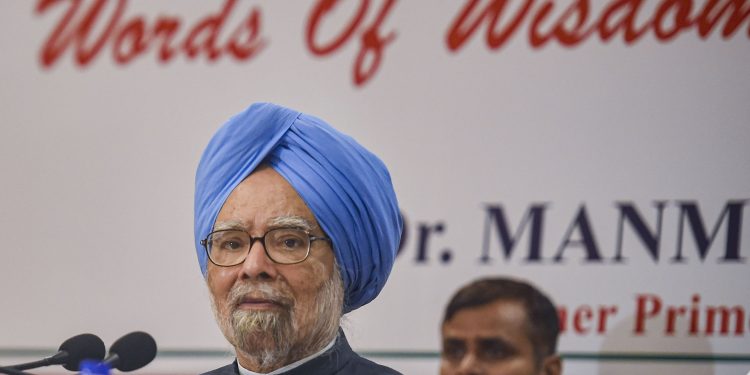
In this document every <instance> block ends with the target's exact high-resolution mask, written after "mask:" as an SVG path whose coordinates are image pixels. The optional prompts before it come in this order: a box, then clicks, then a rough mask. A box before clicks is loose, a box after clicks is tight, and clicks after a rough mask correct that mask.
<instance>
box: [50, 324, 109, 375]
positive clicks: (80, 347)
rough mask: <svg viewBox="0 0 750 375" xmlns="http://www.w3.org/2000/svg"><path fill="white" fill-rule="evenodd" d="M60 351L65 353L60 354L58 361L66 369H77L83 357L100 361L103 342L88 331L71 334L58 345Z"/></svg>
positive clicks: (102, 355) (102, 352) (102, 354)
mask: <svg viewBox="0 0 750 375" xmlns="http://www.w3.org/2000/svg"><path fill="white" fill-rule="evenodd" d="M60 352H65V353H66V354H67V355H64V356H60V358H61V359H60V362H59V363H57V364H60V365H63V367H65V369H66V370H70V371H78V365H79V364H80V363H81V361H83V360H84V359H93V360H96V361H101V360H102V359H104V352H105V350H104V342H103V341H102V339H100V338H99V337H97V336H96V335H92V334H90V333H84V334H80V335H78V336H73V337H71V338H69V339H67V340H65V342H63V343H62V345H60Z"/></svg>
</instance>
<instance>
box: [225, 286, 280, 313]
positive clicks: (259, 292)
mask: <svg viewBox="0 0 750 375" xmlns="http://www.w3.org/2000/svg"><path fill="white" fill-rule="evenodd" d="M246 298H254V299H266V300H269V301H272V302H274V303H276V304H279V305H281V306H282V307H286V308H291V307H293V306H294V299H293V298H292V297H290V296H287V295H286V294H284V293H282V292H281V291H279V290H277V289H275V288H273V287H272V286H271V285H269V284H266V283H259V284H255V283H241V284H235V285H234V286H232V289H231V290H230V291H229V296H228V298H227V300H228V301H229V302H230V303H231V304H232V306H237V305H239V304H240V303H242V301H243V300H244V299H246Z"/></svg>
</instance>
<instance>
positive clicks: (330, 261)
mask: <svg viewBox="0 0 750 375" xmlns="http://www.w3.org/2000/svg"><path fill="white" fill-rule="evenodd" d="M279 227H294V228H300V229H305V230H309V231H310V233H311V234H312V235H313V236H324V233H323V232H322V230H321V229H320V228H319V227H318V224H317V222H316V220H315V217H314V216H313V214H312V212H310V209H309V208H308V207H307V206H306V205H305V203H304V202H303V201H302V199H301V198H300V197H299V195H298V194H297V192H296V191H295V190H294V189H293V188H292V187H291V186H290V185H289V183H288V182H287V181H286V180H285V179H284V178H283V177H281V176H280V175H279V174H278V173H277V172H276V171H274V170H273V169H271V168H269V167H260V168H259V169H257V170H256V171H255V172H253V173H252V174H251V175H250V176H248V177H247V178H246V179H245V180H244V181H243V182H242V183H240V184H239V185H238V186H237V187H236V188H235V189H234V191H232V193H231V194H230V195H229V198H228V199H227V201H226V202H225V203H224V206H223V207H222V209H221V211H220V212H219V215H218V217H217V219H216V224H215V226H214V230H218V229H240V230H244V231H246V232H248V233H249V234H250V235H251V236H252V237H261V236H263V235H264V234H265V233H266V232H267V231H268V230H270V229H274V228H279ZM207 283H208V288H209V291H210V293H211V297H212V303H213V307H214V311H215V313H216V318H217V321H218V323H219V326H220V328H221V330H222V332H223V333H224V336H225V337H226V338H227V340H228V341H229V342H230V343H231V344H232V345H233V346H234V347H235V348H236V349H237V357H238V360H239V361H240V364H241V365H243V367H245V368H248V369H250V370H253V371H257V370H269V369H274V368H278V367H281V366H283V365H284V364H287V363H291V362H294V361H295V360H297V359H300V358H303V357H304V356H306V355H309V354H312V353H314V352H315V351H317V350H319V349H321V348H322V347H323V346H325V345H326V344H328V342H330V340H332V339H333V337H335V335H336V332H337V330H338V324H339V318H340V316H341V305H342V301H343V289H342V285H341V278H340V276H339V274H338V272H337V270H335V266H334V255H333V252H332V250H331V247H330V245H329V243H328V242H326V241H314V242H312V244H311V250H310V255H309V257H308V258H307V259H306V260H305V261H303V262H301V263H298V264H288V265H283V264H276V263H274V262H273V261H272V260H271V259H269V258H268V256H267V255H266V253H265V251H264V248H263V244H262V243H261V241H255V243H254V244H253V245H252V247H251V249H250V253H249V255H248V256H247V259H245V261H244V262H243V263H241V264H239V265H236V266H231V267H219V266H216V265H214V264H212V263H210V262H209V264H208V276H207ZM264 372H266V371H264Z"/></svg>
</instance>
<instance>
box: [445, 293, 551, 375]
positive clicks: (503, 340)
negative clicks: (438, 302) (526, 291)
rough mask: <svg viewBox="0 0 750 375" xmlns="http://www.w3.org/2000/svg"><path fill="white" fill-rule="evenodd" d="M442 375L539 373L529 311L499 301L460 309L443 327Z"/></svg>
mask: <svg viewBox="0 0 750 375" xmlns="http://www.w3.org/2000/svg"><path fill="white" fill-rule="evenodd" d="M442 336H443V349H442V355H441V362H440V374H441V375H451V374H493V375H498V374H503V375H531V374H536V373H538V372H539V370H538V369H537V368H536V366H535V363H534V350H533V349H534V348H533V344H532V343H531V340H530V339H529V336H528V333H527V320H526V309H525V308H524V306H523V305H522V304H521V303H520V302H518V301H504V300H498V301H495V302H492V303H489V304H486V305H483V306H478V307H472V308H467V309H462V310H459V311H458V312H457V313H456V314H455V315H454V316H453V318H452V319H451V320H449V321H447V322H445V324H443V327H442Z"/></svg>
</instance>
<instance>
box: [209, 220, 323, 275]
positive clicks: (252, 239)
mask: <svg viewBox="0 0 750 375" xmlns="http://www.w3.org/2000/svg"><path fill="white" fill-rule="evenodd" d="M284 229H286V230H290V229H291V230H298V231H300V232H302V233H305V234H306V235H307V238H308V240H309V241H308V243H307V252H306V253H305V257H304V258H302V259H301V260H299V261H296V262H292V263H282V262H279V261H277V260H276V259H273V257H272V256H271V254H270V253H269V252H268V247H267V246H266V236H267V235H268V233H271V232H273V231H277V230H284ZM221 232H244V233H245V234H247V237H248V238H249V239H250V245H249V246H248V247H247V253H245V256H244V257H242V259H241V260H240V261H238V262H237V263H234V264H229V265H224V264H218V263H216V262H215V261H214V260H213V259H212V258H211V250H209V249H208V239H209V238H210V237H211V236H212V235H214V234H215V233H221ZM255 241H260V243H261V245H263V251H264V252H265V253H266V256H267V257H268V259H270V260H271V261H272V262H274V263H276V264H285V265H286V264H299V263H302V262H304V261H305V260H307V258H309V257H310V249H311V248H312V244H313V242H314V241H326V242H328V243H329V244H332V242H331V239H330V238H329V237H319V236H313V235H312V234H311V233H310V232H309V231H307V230H304V229H300V228H293V227H292V228H290V227H280V228H273V229H269V230H267V231H266V233H263V235H262V236H260V237H253V236H252V235H250V233H248V232H247V231H245V230H242V229H220V230H215V231H213V232H211V233H209V234H208V235H207V236H206V238H204V239H202V240H201V241H200V244H201V245H203V250H204V251H205V252H206V256H207V257H208V260H209V261H211V263H213V264H214V265H216V266H218V267H234V266H236V265H238V264H242V263H243V262H245V260H247V257H248V255H250V250H252V248H253V245H255Z"/></svg>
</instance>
